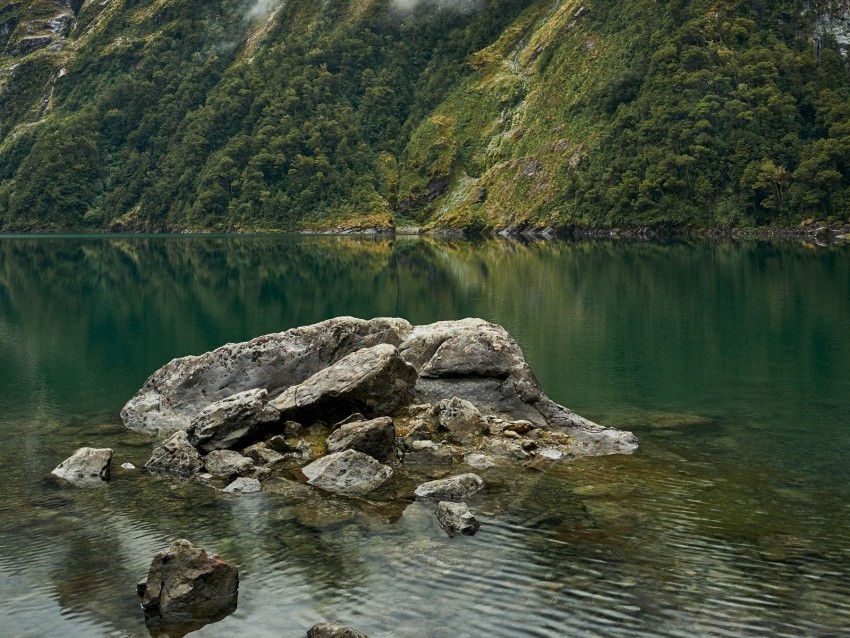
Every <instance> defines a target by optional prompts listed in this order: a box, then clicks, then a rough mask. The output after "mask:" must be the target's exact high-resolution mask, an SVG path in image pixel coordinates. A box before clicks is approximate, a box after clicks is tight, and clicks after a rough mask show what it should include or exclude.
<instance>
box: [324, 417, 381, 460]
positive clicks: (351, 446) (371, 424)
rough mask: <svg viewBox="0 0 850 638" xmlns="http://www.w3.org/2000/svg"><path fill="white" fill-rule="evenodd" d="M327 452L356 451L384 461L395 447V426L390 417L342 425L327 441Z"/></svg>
mask: <svg viewBox="0 0 850 638" xmlns="http://www.w3.org/2000/svg"><path fill="white" fill-rule="evenodd" d="M327 446H328V452H331V453H333V452H342V451H343V450H357V451H358V452H363V453H364V454H368V455H369V456H371V457H373V458H376V459H378V460H379V461H385V460H387V459H388V458H389V456H390V454H392V452H393V449H394V447H395V426H394V425H393V420H392V419H391V418H390V417H387V416H385V417H380V418H378V419H372V420H371V421H353V422H349V423H346V424H344V425H342V426H341V427H340V428H339V429H338V430H336V431H335V432H334V433H333V434H331V435H330V436H329V437H328V439H327Z"/></svg>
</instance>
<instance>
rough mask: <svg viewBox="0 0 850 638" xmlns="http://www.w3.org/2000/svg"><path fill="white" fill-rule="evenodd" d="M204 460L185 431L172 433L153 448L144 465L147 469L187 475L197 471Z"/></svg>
mask: <svg viewBox="0 0 850 638" xmlns="http://www.w3.org/2000/svg"><path fill="white" fill-rule="evenodd" d="M203 466H204V461H203V459H201V455H200V454H199V453H198V451H197V450H196V449H195V448H194V447H193V446H192V444H191V443H189V437H188V436H187V435H186V433H185V432H183V431H182V430H181V431H178V432H175V433H174V434H172V435H171V436H170V437H169V438H168V439H167V440H166V441H165V442H163V443H162V444H161V445H159V446H158V447H156V448H154V451H153V453H152V454H151V457H150V458H149V459H148V462H147V463H145V467H146V468H148V469H149V470H157V471H163V472H173V473H174V474H181V475H183V476H189V475H191V474H195V473H196V472H199V471H200V470H201V468H202V467H203Z"/></svg>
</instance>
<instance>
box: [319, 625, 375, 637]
mask: <svg viewBox="0 0 850 638" xmlns="http://www.w3.org/2000/svg"><path fill="white" fill-rule="evenodd" d="M304 638H368V636H366V634H364V633H362V632H360V631H357V630H356V629H352V628H351V627H347V626H345V625H340V624H339V623H335V622H321V623H319V624H318V625H313V626H312V627H310V629H308V630H307V633H306V634H305V636H304Z"/></svg>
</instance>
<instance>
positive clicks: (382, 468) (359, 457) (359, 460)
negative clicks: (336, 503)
mask: <svg viewBox="0 0 850 638" xmlns="http://www.w3.org/2000/svg"><path fill="white" fill-rule="evenodd" d="M301 471H302V472H303V473H304V476H306V477H307V480H308V482H309V483H310V485H315V486H316V487H321V488H322V489H325V490H328V491H329V492H336V493H337V494H347V495H362V494H366V493H368V492H371V491H372V490H374V489H376V488H378V487H380V486H381V485H383V483H384V482H385V481H386V480H387V479H388V478H390V477H391V476H392V474H393V470H392V468H391V467H390V466H388V465H384V464H382V463H380V462H379V461H377V460H375V459H373V458H372V457H371V456H369V455H368V454H363V452H357V451H356V450H345V451H343V452H336V453H334V454H329V455H328V456H325V457H322V458H320V459H319V460H317V461H313V462H312V463H310V464H309V465H307V466H306V467H304V468H302V470H301Z"/></svg>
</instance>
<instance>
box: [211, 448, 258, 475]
mask: <svg viewBox="0 0 850 638" xmlns="http://www.w3.org/2000/svg"><path fill="white" fill-rule="evenodd" d="M204 467H205V468H207V472H209V473H210V474H212V475H213V476H221V477H224V478H232V477H234V476H238V475H242V474H246V473H248V472H250V471H251V470H253V469H254V462H253V461H252V460H251V459H249V458H248V457H247V456H242V455H241V454H239V452H234V451H233V450H213V451H212V452H210V453H209V454H207V457H206V458H205V459H204Z"/></svg>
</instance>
